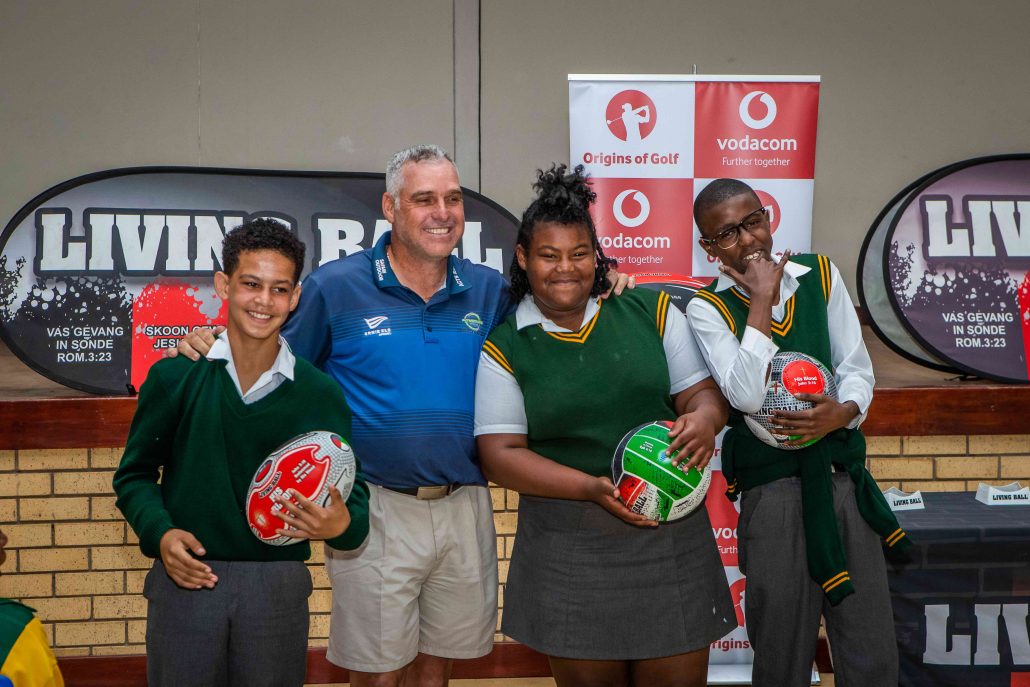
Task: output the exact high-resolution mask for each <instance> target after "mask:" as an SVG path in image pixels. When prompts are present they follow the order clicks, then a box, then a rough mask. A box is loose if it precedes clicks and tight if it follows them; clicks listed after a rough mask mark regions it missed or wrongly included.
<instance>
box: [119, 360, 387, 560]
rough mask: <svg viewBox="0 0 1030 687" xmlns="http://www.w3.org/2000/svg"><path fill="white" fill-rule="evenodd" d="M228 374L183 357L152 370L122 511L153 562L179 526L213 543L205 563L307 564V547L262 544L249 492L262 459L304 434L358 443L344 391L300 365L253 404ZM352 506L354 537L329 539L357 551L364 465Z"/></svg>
mask: <svg viewBox="0 0 1030 687" xmlns="http://www.w3.org/2000/svg"><path fill="white" fill-rule="evenodd" d="M225 366H226V361H224V360H218V361H209V360H206V359H202V360H200V361H198V362H193V361H191V360H189V359H188V358H186V357H185V356H179V357H177V358H170V359H166V360H161V361H159V362H157V363H156V364H155V365H154V366H153V367H152V368H151V369H150V373H149V374H148V375H147V380H146V382H145V383H144V384H143V386H142V387H141V389H140V394H139V401H138V404H137V407H136V414H135V416H134V417H133V419H132V426H131V427H130V429H129V438H128V441H127V442H126V445H125V452H124V454H123V456H122V461H121V464H120V465H119V466H118V470H117V471H116V472H115V475H114V490H115V494H116V495H117V497H118V498H117V501H116V503H117V506H118V508H119V509H120V510H121V511H122V513H123V514H124V515H125V519H126V520H127V521H128V522H129V525H130V526H131V527H132V529H133V531H134V532H136V534H137V536H138V537H139V542H140V549H141V550H142V551H143V554H144V555H146V556H149V557H151V558H158V557H160V555H161V552H160V542H161V537H162V536H163V535H164V533H165V532H167V531H168V530H170V529H172V528H178V529H183V530H186V531H188V532H191V533H192V534H193V535H194V536H196V538H197V539H198V540H199V541H200V543H201V544H203V546H204V548H205V549H206V551H207V553H206V555H204V556H202V557H201V558H206V559H211V560H225V561H303V560H306V559H307V558H308V557H309V556H310V555H311V547H310V546H309V544H308V543H307V542H302V543H299V544H293V545H290V546H270V545H268V544H265V543H263V542H261V541H259V540H258V538H257V537H255V536H254V534H253V533H252V532H251V531H250V528H249V526H248V524H247V516H246V512H245V501H246V497H247V490H248V488H249V486H250V481H251V479H253V477H254V473H255V471H256V470H257V468H258V465H260V463H261V461H263V460H264V459H265V458H266V457H267V456H268V454H270V453H271V452H272V451H274V450H275V449H276V448H278V447H279V446H281V445H282V444H284V443H286V441H288V440H289V439H291V438H293V437H295V436H297V435H298V434H301V433H303V432H310V431H315V430H326V431H331V432H335V433H337V434H339V435H340V436H342V437H343V438H344V439H347V440H348V441H349V440H350V429H351V415H350V409H349V408H348V407H347V402H346V400H345V399H344V396H343V392H342V391H341V390H340V387H339V385H338V384H337V383H336V382H334V381H333V380H332V379H331V378H329V377H328V376H327V375H325V374H323V373H322V372H320V371H318V370H317V369H315V368H314V367H313V366H312V365H311V364H310V363H308V362H306V361H305V360H302V359H300V358H298V359H297V361H296V366H295V367H294V379H293V381H290V380H286V381H284V382H283V383H282V384H281V385H280V386H279V387H278V388H276V390H275V391H273V392H272V393H271V394H269V395H268V396H266V397H264V398H262V399H261V400H259V401H257V402H255V403H252V404H250V405H247V404H245V403H244V402H243V400H242V399H241V398H240V395H239V392H238V391H237V390H236V386H235V385H234V384H233V381H232V379H231V378H230V377H229V373H228V372H227V371H226V369H225ZM159 475H160V483H159V482H158V477H159ZM347 508H348V510H349V511H350V516H351V524H350V526H349V527H348V528H347V531H346V532H344V533H343V534H342V535H340V536H339V537H336V538H334V539H330V540H328V541H327V543H328V544H329V545H330V546H332V547H333V548H336V549H353V548H356V547H357V546H359V545H360V544H361V543H362V542H363V541H364V540H365V536H366V535H367V534H368V486H367V485H366V484H365V481H364V479H363V478H362V476H361V472H360V463H359V465H358V477H357V480H356V481H355V483H354V489H353V491H352V492H351V495H350V497H349V498H348V499H347Z"/></svg>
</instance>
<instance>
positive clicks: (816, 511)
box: [695, 255, 911, 605]
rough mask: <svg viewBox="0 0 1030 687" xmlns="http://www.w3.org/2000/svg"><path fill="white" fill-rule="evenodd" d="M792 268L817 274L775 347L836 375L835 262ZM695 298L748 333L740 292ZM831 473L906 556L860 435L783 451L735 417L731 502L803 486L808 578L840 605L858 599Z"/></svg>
mask: <svg viewBox="0 0 1030 687" xmlns="http://www.w3.org/2000/svg"><path fill="white" fill-rule="evenodd" d="M790 259H791V261H792V262H796V263H798V264H800V265H803V266H805V267H810V268H811V271H809V272H807V273H806V274H804V275H802V276H801V278H800V279H799V280H798V283H799V286H798V289H797V291H795V292H794V295H793V296H792V297H791V298H790V300H789V301H787V303H786V304H785V308H784V310H785V313H784V317H783V320H782V322H776V321H773V322H772V323H771V324H772V327H771V333H772V340H773V343H775V344H776V345H777V346H778V347H779V349H780V350H781V351H796V352H799V353H805V354H807V355H810V356H812V357H814V358H816V359H817V360H819V362H821V363H823V365H825V366H826V367H827V369H829V370H831V371H832V370H833V366H832V365H831V360H832V356H831V354H830V337H829V326H830V324H829V322H828V317H827V310H826V304H827V302H828V301H829V298H830V288H831V283H832V282H831V279H830V261H829V259H828V258H826V257H824V256H821V255H792V256H791V258H790ZM695 298H701V299H703V300H705V301H707V302H708V303H710V304H712V305H713V306H714V307H715V309H716V310H717V311H718V312H719V314H720V315H722V317H723V319H724V320H725V321H726V324H727V326H728V327H729V329H730V331H732V332H733V334H734V335H735V336H736V337H737V339H738V340H740V339H741V338H743V336H744V330H745V328H746V327H747V316H748V311H749V308H750V306H751V303H750V300H749V299H748V298H747V297H746V296H744V295H743V294H742V293H741V292H740V291H738V290H737V289H735V288H732V289H724V290H723V291H719V292H716V291H715V282H713V283H712V284H709V285H708V286H707V287H705V288H704V289H702V290H701V291H698V292H697V294H695ZM831 465H837V466H839V467H840V468H842V469H844V470H846V471H847V472H848V474H849V475H850V476H851V479H852V481H853V482H854V483H855V498H856V502H857V504H858V508H859V511H860V512H861V513H862V517H863V518H864V519H865V521H866V522H867V523H869V526H870V527H872V528H873V530H874V531H875V532H876V533H877V534H879V535H880V536H881V537H882V538H883V539H884V541H885V543H886V544H887V546H888V547H889V548H891V549H894V550H896V551H903V550H904V549H906V548H908V546H910V544H911V542H910V541H909V540H908V538H907V537H906V536H905V533H904V531H903V530H902V529H901V527H900V526H899V525H898V521H897V518H895V517H894V513H892V512H891V510H890V507H889V506H888V505H887V502H886V500H885V499H884V498H883V494H882V493H880V489H879V487H878V486H877V485H876V482H875V481H874V480H873V478H872V476H871V475H870V474H869V472H868V471H867V470H866V469H865V438H864V437H863V436H862V433H861V432H860V431H859V430H857V429H838V430H836V431H834V432H832V433H831V434H829V435H828V436H826V437H824V438H822V439H821V440H819V441H818V442H816V443H815V444H812V445H811V446H806V447H805V448H802V449H798V450H796V451H786V450H783V449H778V448H775V447H772V446H769V445H768V444H765V443H763V442H762V441H760V440H758V439H757V438H756V437H755V436H754V435H753V434H752V433H751V431H750V430H749V429H747V425H746V424H745V423H744V420H743V417H742V416H741V414H740V413H739V412H734V413H733V414H732V415H731V417H730V429H729V430H728V431H727V432H726V435H725V436H724V438H723V443H722V469H723V474H724V475H725V476H726V482H727V484H728V485H729V488H728V490H727V495H728V496H729V497H730V499H732V500H736V498H737V496H738V495H739V493H740V492H741V491H746V490H748V489H750V488H752V487H756V486H759V485H762V484H767V483H769V482H772V481H774V480H777V479H782V478H784V477H794V476H798V477H800V478H801V510H802V519H803V521H804V526H805V538H806V540H805V541H806V549H807V551H806V553H807V559H808V570H809V574H810V575H811V576H812V579H814V580H815V581H816V582H818V583H819V584H820V585H821V586H822V588H823V591H824V593H825V594H826V595H827V598H828V599H829V600H830V602H831V603H832V604H834V605H836V604H838V603H840V602H841V601H842V600H843V599H844V598H845V597H846V596H848V595H849V594H852V593H854V591H855V590H854V587H853V585H852V583H851V578H850V575H849V574H848V571H847V564H846V563H847V562H846V560H845V555H844V544H843V542H842V541H841V538H840V532H839V528H838V526H837V518H836V516H835V514H834V508H833V480H832V471H833V468H832V467H831Z"/></svg>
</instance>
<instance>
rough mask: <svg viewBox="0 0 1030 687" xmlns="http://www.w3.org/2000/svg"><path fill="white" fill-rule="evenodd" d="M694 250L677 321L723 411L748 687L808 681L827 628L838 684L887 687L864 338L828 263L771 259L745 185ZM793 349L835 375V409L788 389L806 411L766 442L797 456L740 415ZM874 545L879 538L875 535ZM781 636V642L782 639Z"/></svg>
mask: <svg viewBox="0 0 1030 687" xmlns="http://www.w3.org/2000/svg"><path fill="white" fill-rule="evenodd" d="M694 220H695V222H696V223H697V226H698V228H699V230H700V232H701V238H700V240H699V243H700V245H701V247H702V248H703V249H704V250H705V251H706V252H707V253H708V254H709V255H711V256H712V257H714V258H717V259H718V260H719V261H720V262H721V265H720V268H719V271H720V272H721V274H720V276H719V277H718V279H716V280H715V281H714V282H712V284H710V285H709V286H707V287H705V288H704V289H702V290H701V291H698V292H697V294H696V295H695V297H694V298H693V299H692V300H691V301H690V303H689V304H688V306H687V317H688V319H689V321H690V324H691V328H692V330H693V332H694V337H695V338H696V339H697V342H698V345H699V347H700V349H701V353H702V355H704V357H705V361H706V362H707V363H708V368H709V370H710V371H711V373H712V377H713V378H714V379H715V381H716V383H717V384H718V385H719V387H720V388H721V389H722V391H723V394H724V395H725V396H726V399H727V400H728V401H729V403H730V406H732V407H733V409H734V410H735V411H738V412H735V413H733V414H732V415H731V418H730V429H729V430H728V431H727V433H726V436H725V438H724V439H723V447H722V465H723V472H724V474H725V476H726V480H727V483H728V485H729V488H728V490H727V495H728V496H729V497H730V498H731V499H732V500H736V498H737V496H738V495H739V494H743V496H742V498H741V510H740V520H739V523H738V526H737V532H738V536H739V540H738V546H739V549H738V557H739V564H740V569H741V572H743V573H744V574H745V575H746V576H747V614H746V624H747V631H748V636H749V638H750V639H751V642H752V646H753V647H754V650H755V664H754V673H753V676H752V684H754V685H757V686H758V687H763V686H766V687H785V686H789V685H807V684H809V683H810V679H811V670H812V662H813V660H814V658H815V650H816V642H817V639H818V633H819V618H820V616H824V617H825V618H826V630H827V634H828V637H829V640H830V643H831V645H832V651H833V663H834V670H835V673H836V675H837V681H838V683H839V684H841V685H845V684H847V685H896V684H897V682H898V653H897V642H896V640H895V635H894V622H893V615H892V611H891V604H890V595H889V592H888V589H887V572H886V565H885V563H884V559H883V554H882V549H881V545H880V538H881V537H883V538H884V539H885V541H886V542H887V544H888V546H890V547H892V548H893V549H895V550H901V549H904V548H907V547H908V546H909V544H910V542H909V541H908V539H907V538H906V537H905V534H904V532H903V531H902V530H901V529H900V528H899V527H898V524H897V520H896V519H895V518H894V515H893V514H892V513H891V511H890V509H889V507H888V506H887V504H886V502H885V501H884V499H883V496H882V494H881V493H880V491H879V488H878V487H877V485H876V483H875V482H874V481H873V479H872V477H871V476H870V475H869V473H868V472H867V471H866V469H865V440H864V438H863V436H862V433H861V432H860V431H859V430H858V425H859V424H860V423H861V422H862V420H864V419H865V416H866V413H867V411H868V409H869V404H870V402H871V401H872V395H873V381H874V380H873V370H872V363H871V362H870V360H869V354H868V352H867V351H866V348H865V344H864V342H863V340H862V329H861V326H860V324H859V321H858V317H857V316H856V315H855V309H854V306H853V304H852V302H851V298H850V297H849V296H848V293H847V290H846V288H845V286H844V283H843V281H842V280H841V277H840V274H839V272H838V271H837V268H836V267H835V266H834V265H833V263H831V262H830V261H829V260H828V259H827V258H825V257H823V256H821V255H797V256H792V255H791V254H790V252H789V251H786V252H784V253H783V255H782V256H781V257H779V258H777V257H776V256H774V255H773V253H772V230H771V227H770V225H769V217H768V213H767V210H766V208H763V207H762V204H761V201H760V200H759V199H758V196H757V194H756V193H755V192H754V190H753V189H752V188H751V187H750V186H748V185H747V184H745V183H744V182H741V181H738V180H735V179H717V180H715V181H713V182H712V183H711V184H709V185H708V186H707V187H705V188H704V189H703V190H702V191H701V193H700V194H698V197H697V199H696V200H695V201H694ZM781 350H783V351H797V352H801V353H806V354H808V355H810V356H812V357H814V358H816V359H818V360H819V361H820V362H822V363H823V364H824V365H825V366H826V367H827V368H828V369H830V370H832V371H833V372H834V375H835V377H836V380H837V385H838V390H839V392H838V395H839V400H834V399H833V398H830V397H828V396H825V395H822V394H799V395H798V398H799V399H801V400H806V401H810V402H811V403H813V404H814V405H813V407H812V408H811V409H810V410H806V411H800V412H788V411H774V414H773V415H774V421H775V423H776V424H777V426H778V428H779V429H778V433H782V434H787V435H791V436H792V437H793V441H792V442H791V443H792V444H794V445H797V446H799V447H800V446H803V445H804V444H806V443H807V442H809V441H812V440H814V439H818V438H820V437H822V439H821V440H820V441H817V442H815V443H813V444H812V445H811V446H806V447H804V448H799V449H798V450H790V451H788V450H784V449H780V448H774V447H772V446H768V445H766V444H764V443H762V442H761V441H760V440H758V439H757V438H756V437H755V436H754V435H753V434H751V432H750V431H749V430H748V429H747V427H746V425H745V424H744V422H743V420H742V418H741V415H740V413H750V412H756V411H757V410H759V408H761V406H762V403H763V401H764V398H765V388H766V382H767V380H768V374H769V363H770V361H771V360H772V358H773V356H774V355H775V354H776V353H777V352H778V351H781ZM878 534H879V535H880V536H877V535H878ZM787 628H789V631H784V630H785V629H787Z"/></svg>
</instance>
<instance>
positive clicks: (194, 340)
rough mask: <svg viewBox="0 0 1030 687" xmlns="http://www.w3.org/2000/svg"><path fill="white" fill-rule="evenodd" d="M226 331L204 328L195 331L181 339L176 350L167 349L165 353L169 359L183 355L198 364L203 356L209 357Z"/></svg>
mask: <svg viewBox="0 0 1030 687" xmlns="http://www.w3.org/2000/svg"><path fill="white" fill-rule="evenodd" d="M224 331H225V327H212V328H207V327H202V328H200V329H194V330H193V331H192V332H190V333H189V334H187V335H186V336H185V337H183V338H182V339H179V343H178V345H176V347H175V348H169V349H167V350H166V351H165V356H166V357H168V358H174V357H176V356H177V355H179V354H180V353H181V354H182V355H184V356H186V357H187V358H189V359H190V360H192V361H194V362H196V361H198V360H200V358H201V356H205V355H207V352H208V351H210V350H211V346H213V345H214V343H215V339H217V338H218V335H219V334H221V333H222V332H224Z"/></svg>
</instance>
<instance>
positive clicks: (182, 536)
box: [161, 529, 218, 589]
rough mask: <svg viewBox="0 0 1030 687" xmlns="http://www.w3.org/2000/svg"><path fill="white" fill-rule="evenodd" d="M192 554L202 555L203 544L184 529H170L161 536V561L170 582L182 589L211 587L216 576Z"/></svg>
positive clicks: (214, 582)
mask: <svg viewBox="0 0 1030 687" xmlns="http://www.w3.org/2000/svg"><path fill="white" fill-rule="evenodd" d="M190 552H192V554H196V555H198V556H203V555H204V554H205V553H206V552H205V551H204V545H203V544H201V543H200V541H198V540H197V538H196V537H194V536H193V535H192V534H191V533H190V532H187V531H186V530H179V529H170V530H168V531H167V532H165V533H164V535H162V537H161V562H162V563H164V566H165V571H166V572H167V573H168V577H170V578H172V582H174V583H175V584H177V585H179V586H180V587H182V588H183V589H201V588H202V587H207V588H208V589H213V588H214V586H215V584H216V583H217V582H218V576H217V575H215V574H214V573H213V572H211V568H210V567H208V565H207V564H206V563H204V562H203V561H198V560H197V559H196V558H194V557H193V555H192V554H191V553H190Z"/></svg>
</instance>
